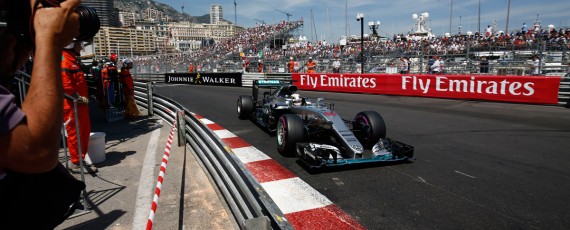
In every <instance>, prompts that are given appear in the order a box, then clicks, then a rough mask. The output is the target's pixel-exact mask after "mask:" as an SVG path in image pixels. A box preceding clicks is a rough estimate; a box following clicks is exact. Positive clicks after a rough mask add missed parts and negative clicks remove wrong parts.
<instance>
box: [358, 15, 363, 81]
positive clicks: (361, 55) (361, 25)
mask: <svg viewBox="0 0 570 230" xmlns="http://www.w3.org/2000/svg"><path fill="white" fill-rule="evenodd" d="M356 21H360V73H364V14H363V13H357V14H356Z"/></svg>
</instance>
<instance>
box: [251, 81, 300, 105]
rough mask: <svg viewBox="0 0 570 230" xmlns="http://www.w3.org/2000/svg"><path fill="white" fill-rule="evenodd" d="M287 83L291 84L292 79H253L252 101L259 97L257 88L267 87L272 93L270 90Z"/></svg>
mask: <svg viewBox="0 0 570 230" xmlns="http://www.w3.org/2000/svg"><path fill="white" fill-rule="evenodd" d="M287 84H293V80H253V87H252V92H251V96H252V97H253V101H254V102H257V98H258V97H259V96H258V95H259V88H262V89H269V92H270V93H272V92H271V91H272V90H274V89H277V88H279V87H281V86H282V85H287Z"/></svg>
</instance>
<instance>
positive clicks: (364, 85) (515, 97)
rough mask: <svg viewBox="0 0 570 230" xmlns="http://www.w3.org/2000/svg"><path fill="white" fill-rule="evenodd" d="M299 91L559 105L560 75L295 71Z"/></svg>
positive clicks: (295, 80) (293, 75)
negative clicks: (308, 72)
mask: <svg viewBox="0 0 570 230" xmlns="http://www.w3.org/2000/svg"><path fill="white" fill-rule="evenodd" d="M291 77H292V79H293V82H294V84H295V85H296V86H297V87H299V89H302V90H316V91H332V92H347V93H369V94H389V95H402V96H421V97H438V98H454V99H476V100H490V101H506V102H520V103H532V104H558V90H559V86H560V78H559V77H544V76H489V75H486V76H479V75H413V74H410V75H407V74H328V73H315V74H305V73H294V74H292V75H291Z"/></svg>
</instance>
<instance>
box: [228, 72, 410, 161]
mask: <svg viewBox="0 0 570 230" xmlns="http://www.w3.org/2000/svg"><path fill="white" fill-rule="evenodd" d="M252 88H253V90H252V91H253V92H252V96H249V95H242V96H239V98H238V101H237V113H238V117H239V118H240V119H243V120H247V119H249V120H253V121H254V122H256V123H257V124H259V125H260V126H262V127H264V128H265V129H266V130H267V131H269V132H270V133H275V134H276V137H277V150H278V151H279V153H281V154H283V155H289V156H290V155H294V154H296V155H297V156H298V157H299V159H300V160H301V161H302V162H303V163H306V164H307V165H308V166H310V167H311V168H320V167H323V166H339V165H348V164H355V163H369V162H382V161H405V160H409V159H413V152H414V148H413V147H412V146H410V145H407V144H404V143H402V142H399V141H395V140H392V139H389V138H386V125H385V123H384V119H383V118H382V116H381V115H380V114H379V113H378V112H375V111H362V112H359V113H357V114H356V116H355V117H354V119H353V120H345V119H342V118H341V117H340V116H339V115H338V114H337V113H336V112H335V111H334V104H330V103H326V102H325V101H324V99H323V98H318V99H316V100H314V101H311V100H309V99H307V98H302V97H300V96H299V95H298V94H296V91H297V86H295V85H293V84H292V82H291V81H282V80H255V81H254V82H253V87H252ZM260 89H265V92H263V94H262V95H263V97H262V98H259V93H260ZM369 150H370V151H369Z"/></svg>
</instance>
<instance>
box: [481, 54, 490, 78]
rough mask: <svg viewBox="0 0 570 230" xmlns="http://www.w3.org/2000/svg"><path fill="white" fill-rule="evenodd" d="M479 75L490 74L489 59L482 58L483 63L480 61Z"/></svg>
mask: <svg viewBox="0 0 570 230" xmlns="http://www.w3.org/2000/svg"><path fill="white" fill-rule="evenodd" d="M479 73H483V74H486V73H489V60H487V57H481V61H479Z"/></svg>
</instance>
